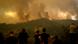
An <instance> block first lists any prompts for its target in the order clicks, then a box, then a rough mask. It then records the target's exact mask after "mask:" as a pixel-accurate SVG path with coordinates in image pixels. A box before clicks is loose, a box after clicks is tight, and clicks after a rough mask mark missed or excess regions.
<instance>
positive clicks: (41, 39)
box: [0, 28, 59, 44]
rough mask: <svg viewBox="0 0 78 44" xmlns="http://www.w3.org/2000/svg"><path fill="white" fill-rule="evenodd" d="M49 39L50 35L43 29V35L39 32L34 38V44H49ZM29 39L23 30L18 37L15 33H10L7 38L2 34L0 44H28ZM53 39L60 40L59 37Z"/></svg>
mask: <svg viewBox="0 0 78 44" xmlns="http://www.w3.org/2000/svg"><path fill="white" fill-rule="evenodd" d="M49 37H50V35H49V34H47V33H46V29H45V28H43V29H42V33H41V34H40V32H39V30H37V31H36V32H35V34H34V36H33V38H34V40H35V41H34V44H48V41H49V40H48V39H49ZM55 38H56V39H55ZM28 39H29V35H28V33H27V31H26V30H25V29H22V31H21V32H20V33H19V34H18V36H17V37H16V36H15V35H14V32H13V31H11V32H9V36H7V37H6V38H5V37H4V36H3V34H2V33H0V44H28ZM52 39H53V40H55V41H56V40H58V37H57V36H55V37H53V38H52ZM55 41H54V42H53V43H54V44H56V42H55ZM57 42H58V41H57ZM58 43H59V42H58Z"/></svg>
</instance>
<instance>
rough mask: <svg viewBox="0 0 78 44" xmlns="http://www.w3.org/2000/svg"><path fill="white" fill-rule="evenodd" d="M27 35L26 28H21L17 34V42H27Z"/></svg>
mask: <svg viewBox="0 0 78 44" xmlns="http://www.w3.org/2000/svg"><path fill="white" fill-rule="evenodd" d="M28 37H29V35H28V33H27V32H26V30H25V29H22V31H21V32H20V33H19V35H18V42H19V44H27V41H28Z"/></svg>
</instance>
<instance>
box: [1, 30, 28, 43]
mask: <svg viewBox="0 0 78 44" xmlns="http://www.w3.org/2000/svg"><path fill="white" fill-rule="evenodd" d="M28 37H29V35H28V33H27V32H26V31H25V29H22V31H21V32H20V33H19V35H18V37H16V36H15V34H14V32H13V31H11V32H9V36H7V37H4V36H3V34H2V33H0V44H27V39H28Z"/></svg>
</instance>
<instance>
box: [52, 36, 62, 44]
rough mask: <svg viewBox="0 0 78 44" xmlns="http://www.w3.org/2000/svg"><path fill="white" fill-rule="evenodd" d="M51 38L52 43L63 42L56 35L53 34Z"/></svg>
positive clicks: (59, 43)
mask: <svg viewBox="0 0 78 44" xmlns="http://www.w3.org/2000/svg"><path fill="white" fill-rule="evenodd" d="M52 40H53V41H52V44H63V43H62V41H61V40H60V39H59V38H58V36H54V37H53V38H52Z"/></svg>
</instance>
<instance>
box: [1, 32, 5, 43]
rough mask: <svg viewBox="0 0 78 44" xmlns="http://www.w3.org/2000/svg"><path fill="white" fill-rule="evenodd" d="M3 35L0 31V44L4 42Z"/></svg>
mask: <svg viewBox="0 0 78 44" xmlns="http://www.w3.org/2000/svg"><path fill="white" fill-rule="evenodd" d="M4 42H5V41H4V36H3V34H2V33H1V32H0V44H4Z"/></svg>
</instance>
